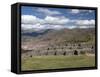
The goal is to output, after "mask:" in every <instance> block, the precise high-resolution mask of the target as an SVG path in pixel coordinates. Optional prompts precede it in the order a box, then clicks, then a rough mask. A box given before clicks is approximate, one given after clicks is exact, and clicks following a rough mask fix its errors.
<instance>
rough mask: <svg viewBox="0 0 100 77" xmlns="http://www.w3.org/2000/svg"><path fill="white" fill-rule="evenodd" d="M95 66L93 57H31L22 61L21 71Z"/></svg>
mask: <svg viewBox="0 0 100 77" xmlns="http://www.w3.org/2000/svg"><path fill="white" fill-rule="evenodd" d="M91 66H95V56H86V55H83V56H33V57H28V58H23V59H22V67H21V68H22V70H41V69H57V68H75V67H91Z"/></svg>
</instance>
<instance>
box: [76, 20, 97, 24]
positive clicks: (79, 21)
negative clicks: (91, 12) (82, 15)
mask: <svg viewBox="0 0 100 77" xmlns="http://www.w3.org/2000/svg"><path fill="white" fill-rule="evenodd" d="M76 24H78V25H95V20H93V19H91V20H78V21H76Z"/></svg>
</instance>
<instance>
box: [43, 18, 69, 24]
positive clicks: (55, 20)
mask: <svg viewBox="0 0 100 77" xmlns="http://www.w3.org/2000/svg"><path fill="white" fill-rule="evenodd" d="M44 20H45V22H46V23H47V24H53V25H64V24H66V23H67V22H68V21H69V19H68V18H64V17H52V16H46V17H45V19H44Z"/></svg>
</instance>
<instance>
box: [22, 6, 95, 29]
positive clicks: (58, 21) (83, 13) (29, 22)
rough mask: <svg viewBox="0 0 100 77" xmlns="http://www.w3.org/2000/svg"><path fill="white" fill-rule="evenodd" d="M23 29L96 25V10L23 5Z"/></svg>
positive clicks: (71, 27) (70, 27)
mask: <svg viewBox="0 0 100 77" xmlns="http://www.w3.org/2000/svg"><path fill="white" fill-rule="evenodd" d="M21 19H22V22H21V24H22V28H23V29H35V30H40V29H62V28H69V29H73V28H91V27H92V28H93V27H95V10H85V9H60V8H45V7H42V8H41V7H30V6H22V7H21Z"/></svg>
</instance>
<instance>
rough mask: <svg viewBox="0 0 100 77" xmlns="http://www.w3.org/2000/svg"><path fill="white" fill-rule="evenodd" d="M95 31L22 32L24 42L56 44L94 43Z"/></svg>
mask: <svg viewBox="0 0 100 77" xmlns="http://www.w3.org/2000/svg"><path fill="white" fill-rule="evenodd" d="M94 37H95V29H94V28H88V29H61V30H52V29H51V30H50V29H47V30H44V31H41V32H39V31H37V32H35V31H26V32H22V41H29V40H30V39H31V41H32V39H33V41H35V40H38V41H52V42H54V41H56V42H88V41H93V40H94Z"/></svg>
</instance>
